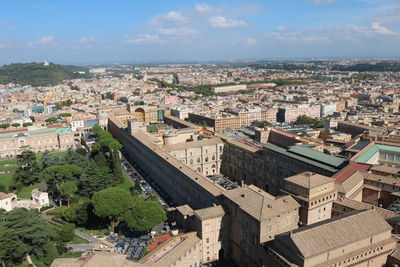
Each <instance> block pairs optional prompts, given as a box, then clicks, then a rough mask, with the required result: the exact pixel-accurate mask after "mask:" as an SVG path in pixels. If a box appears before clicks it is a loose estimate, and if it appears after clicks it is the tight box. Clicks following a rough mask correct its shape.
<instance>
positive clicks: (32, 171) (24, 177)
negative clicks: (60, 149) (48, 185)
mask: <svg viewBox="0 0 400 267" xmlns="http://www.w3.org/2000/svg"><path fill="white" fill-rule="evenodd" d="M17 165H18V168H17V170H16V171H15V174H14V178H15V180H16V181H17V182H19V183H21V184H23V185H32V184H34V183H37V182H38V181H39V171H40V167H39V163H38V162H37V160H36V154H35V152H33V151H31V150H25V151H23V152H22V153H21V154H19V155H18V156H17Z"/></svg>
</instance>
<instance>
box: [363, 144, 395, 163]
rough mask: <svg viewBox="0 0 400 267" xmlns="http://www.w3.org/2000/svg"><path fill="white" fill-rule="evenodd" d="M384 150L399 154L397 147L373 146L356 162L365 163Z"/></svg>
mask: <svg viewBox="0 0 400 267" xmlns="http://www.w3.org/2000/svg"><path fill="white" fill-rule="evenodd" d="M381 150H384V151H389V152H394V153H399V154H400V147H398V146H388V145H377V144H374V145H373V146H371V147H370V149H368V150H367V151H366V152H364V153H363V154H362V155H361V156H359V157H358V158H357V159H356V162H359V163H366V162H368V161H369V160H370V159H371V158H372V157H373V156H374V155H375V154H376V153H377V152H379V151H381Z"/></svg>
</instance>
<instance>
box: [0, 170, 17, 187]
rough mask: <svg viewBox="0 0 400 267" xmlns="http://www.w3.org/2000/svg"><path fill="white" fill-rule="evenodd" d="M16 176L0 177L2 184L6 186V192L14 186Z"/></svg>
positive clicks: (6, 175)
mask: <svg viewBox="0 0 400 267" xmlns="http://www.w3.org/2000/svg"><path fill="white" fill-rule="evenodd" d="M13 176H14V174H12V173H10V174H3V175H0V184H1V185H4V186H5V188H6V190H7V191H9V188H10V186H13V185H14V178H13Z"/></svg>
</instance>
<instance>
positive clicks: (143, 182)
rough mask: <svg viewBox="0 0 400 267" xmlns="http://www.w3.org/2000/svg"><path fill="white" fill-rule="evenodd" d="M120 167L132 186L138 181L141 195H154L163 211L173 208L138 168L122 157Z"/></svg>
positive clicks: (161, 192) (166, 197) (172, 203)
mask: <svg viewBox="0 0 400 267" xmlns="http://www.w3.org/2000/svg"><path fill="white" fill-rule="evenodd" d="M121 162H122V167H123V168H124V170H125V171H126V173H127V174H128V177H129V179H130V180H131V181H132V183H133V184H134V183H135V182H136V181H139V183H140V188H141V190H142V193H143V194H144V195H146V196H150V195H154V196H155V197H156V198H157V200H158V201H159V202H160V204H161V205H162V206H163V207H164V209H165V210H166V209H168V208H169V207H171V206H174V204H175V203H174V202H173V201H172V199H171V198H170V197H169V196H168V195H167V194H166V193H165V192H163V191H162V190H161V189H160V188H159V187H158V186H157V185H156V184H155V183H154V181H153V180H152V179H151V178H150V177H149V176H148V175H147V174H146V173H145V172H144V171H143V170H142V169H141V168H140V167H138V166H133V165H132V164H131V163H129V162H128V161H127V160H126V159H125V158H124V157H122V161H121Z"/></svg>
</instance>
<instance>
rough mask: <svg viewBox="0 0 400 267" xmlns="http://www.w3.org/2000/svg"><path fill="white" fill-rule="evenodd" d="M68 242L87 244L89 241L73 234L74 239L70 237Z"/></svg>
mask: <svg viewBox="0 0 400 267" xmlns="http://www.w3.org/2000/svg"><path fill="white" fill-rule="evenodd" d="M68 243H69V244H87V243H89V241H87V240H86V239H84V238H82V237H80V236H77V235H75V236H74V239H72V240H71V241H70V242H68Z"/></svg>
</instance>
